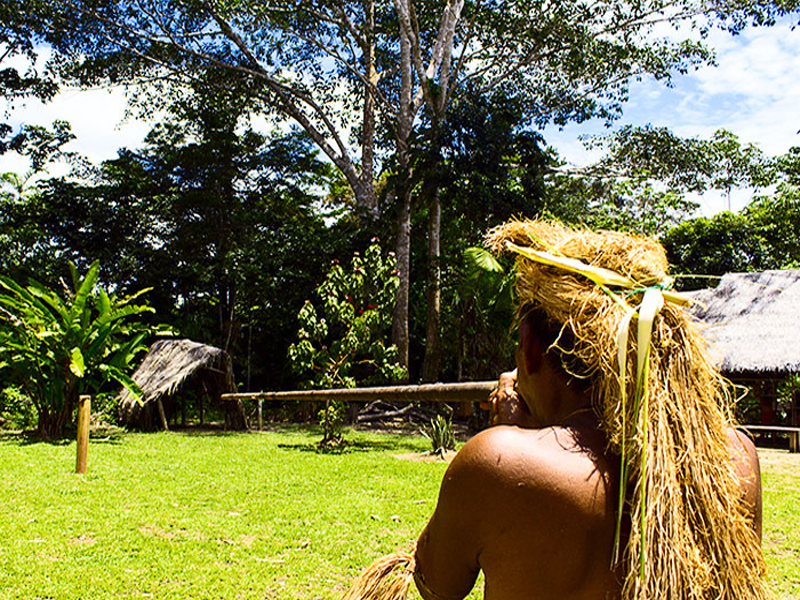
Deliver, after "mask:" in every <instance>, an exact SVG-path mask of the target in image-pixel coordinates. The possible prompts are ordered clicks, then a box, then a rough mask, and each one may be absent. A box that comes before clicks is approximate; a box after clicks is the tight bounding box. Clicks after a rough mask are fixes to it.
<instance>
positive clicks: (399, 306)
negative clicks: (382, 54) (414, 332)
mask: <svg viewBox="0 0 800 600" xmlns="http://www.w3.org/2000/svg"><path fill="white" fill-rule="evenodd" d="M399 67H400V94H399V96H400V104H399V110H398V116H397V130H396V134H395V151H396V152H397V163H398V167H399V168H398V180H399V183H398V184H396V188H395V192H396V195H397V202H398V205H399V211H398V216H397V251H396V253H397V272H398V277H399V279H400V285H399V286H398V288H397V295H396V302H395V306H394V314H393V315H392V341H393V342H394V344H395V345H396V346H397V349H398V350H399V353H398V354H399V360H400V364H401V365H403V366H404V367H405V368H406V369H408V342H409V339H408V293H409V288H410V285H411V186H410V181H411V170H410V157H409V149H408V138H409V136H410V135H411V127H412V124H413V118H414V115H413V114H412V111H411V97H412V91H413V89H412V86H413V67H412V64H411V40H410V39H409V37H408V32H407V31H405V30H404V29H403V28H402V27H401V28H400V65H399Z"/></svg>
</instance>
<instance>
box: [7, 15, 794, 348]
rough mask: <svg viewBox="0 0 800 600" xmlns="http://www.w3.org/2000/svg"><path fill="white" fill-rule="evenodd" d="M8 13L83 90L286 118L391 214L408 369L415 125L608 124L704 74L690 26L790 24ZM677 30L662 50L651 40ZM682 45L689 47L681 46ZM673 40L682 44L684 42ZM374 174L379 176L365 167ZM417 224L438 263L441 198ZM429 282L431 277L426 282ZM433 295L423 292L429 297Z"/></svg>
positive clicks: (716, 18) (702, 18)
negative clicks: (193, 90) (233, 96)
mask: <svg viewBox="0 0 800 600" xmlns="http://www.w3.org/2000/svg"><path fill="white" fill-rule="evenodd" d="M11 1H12V3H13V4H14V6H15V7H16V6H19V7H20V8H19V10H21V11H24V9H25V7H27V6H28V5H29V4H30V5H31V7H32V8H31V9H30V11H29V12H33V14H35V15H37V16H40V15H44V17H43V18H41V19H40V20H39V25H40V28H39V33H40V34H41V35H42V36H43V38H44V39H45V40H46V41H48V42H49V43H50V44H52V45H53V47H54V48H55V49H56V50H57V52H59V53H60V54H61V55H63V56H67V57H69V58H71V59H72V60H71V61H69V62H68V64H67V67H68V68H66V69H65V70H63V71H62V73H64V74H65V75H70V74H71V75H73V76H75V77H76V78H77V80H78V81H80V82H82V83H94V82H97V81H98V80H103V81H108V80H114V81H119V80H130V78H132V77H134V76H136V77H139V78H143V79H144V80H146V81H149V82H150V83H153V84H155V83H159V82H164V81H166V80H167V79H172V80H176V81H179V82H181V83H183V84H185V83H186V82H187V81H191V80H192V79H194V78H197V77H199V76H201V74H202V73H204V72H208V71H213V72H218V73H223V72H224V73H225V76H224V77H220V78H219V81H220V82H221V84H222V85H225V86H227V87H229V88H235V89H238V90H241V91H242V92H243V93H247V94H249V95H252V96H253V97H255V98H258V99H259V100H260V101H262V102H263V103H264V105H265V106H268V107H270V109H272V110H275V111H277V112H278V113H279V114H281V115H283V116H285V117H288V118H290V119H292V120H293V121H294V122H295V123H297V124H298V125H299V126H300V127H301V128H302V129H304V130H305V131H306V133H307V134H308V135H309V136H310V137H311V139H313V140H314V142H315V143H316V144H317V145H318V147H319V148H320V149H321V150H322V151H323V152H324V153H325V155H327V157H328V158H329V160H330V161H331V162H333V163H334V164H335V165H336V167H337V168H338V169H339V170H340V171H341V172H342V174H343V176H344V177H345V179H346V180H347V182H348V185H349V186H350V187H351V188H352V190H353V195H354V198H355V202H356V206H357V208H358V211H359V213H360V215H361V216H362V218H364V219H367V220H369V219H372V218H373V217H374V216H375V215H377V214H378V213H379V212H381V211H382V210H384V209H385V208H388V207H389V205H392V209H393V210H396V213H397V214H398V225H397V235H396V239H397V242H396V243H397V258H398V269H399V271H400V286H399V288H398V300H397V303H396V312H395V318H394V338H395V342H396V343H397V345H398V347H399V348H400V352H401V359H405V360H406V361H407V348H408V290H409V277H410V263H409V260H410V259H409V247H410V239H411V227H410V224H411V213H412V210H413V206H412V194H413V191H414V180H415V177H416V178H417V180H419V175H418V174H415V173H414V168H413V167H414V165H412V164H411V161H410V160H409V147H408V146H409V138H410V136H411V135H412V132H413V130H414V129H415V127H417V125H418V124H419V123H420V122H421V121H422V120H423V119H422V117H423V116H424V118H425V119H426V120H427V121H428V122H429V123H430V124H431V131H432V132H434V135H433V136H432V138H431V140H432V142H431V143H432V149H433V156H434V162H435V161H436V160H438V159H437V156H438V154H437V152H436V147H437V142H436V140H437V138H438V134H437V133H436V132H438V131H439V129H440V128H441V124H442V122H443V121H444V119H445V118H446V109H447V106H448V105H449V102H450V101H451V99H452V98H453V97H455V96H457V95H458V94H460V93H461V91H462V90H463V89H465V86H467V85H470V84H475V83H478V84H479V85H480V86H481V87H482V89H484V90H493V89H498V88H501V87H504V88H507V89H508V90H509V91H513V92H514V93H517V94H520V95H521V96H523V97H526V98H527V99H528V106H527V112H528V115H529V117H530V118H532V119H533V120H534V122H535V123H536V124H538V125H543V124H545V123H548V122H556V123H565V122H568V121H570V120H582V119H586V118H588V117H591V116H601V117H607V118H613V117H614V116H615V115H618V114H619V111H620V107H621V105H622V103H623V102H624V100H625V99H626V97H627V88H628V82H629V81H630V80H631V79H632V78H636V77H642V76H643V75H646V74H651V75H653V76H655V77H656V78H659V79H668V78H669V77H670V74H671V73H673V72H674V71H676V70H679V71H680V70H686V69H689V68H691V66H692V65H694V64H697V63H701V62H705V61H708V60H709V59H710V58H711V54H710V53H709V52H708V50H707V49H706V48H705V47H704V46H703V45H702V43H699V42H697V41H695V40H693V39H691V30H692V29H693V27H696V28H698V30H702V29H703V28H705V27H707V26H709V25H711V24H714V25H721V26H723V27H727V28H729V29H732V30H738V29H741V28H742V27H744V26H746V25H747V24H748V23H751V22H754V23H769V22H770V21H772V20H774V18H775V17H776V16H778V15H781V14H785V13H787V12H791V11H795V10H797V6H796V5H795V3H794V2H791V3H786V2H763V3H757V4H753V3H746V4H742V3H740V2H737V1H735V0H730V1H722V2H718V3H715V4H714V5H713V6H709V5H708V3H706V2H702V1H698V0H671V1H665V0H648V1H645V2H641V1H626V0H610V1H608V2H602V3H597V2H588V1H586V0H571V1H568V2H534V3H531V2H530V1H528V0H511V1H502V2H501V1H500V0H485V1H469V2H467V0H435V1H430V0H426V1H424V2H422V1H417V2H413V1H412V0H393V2H391V3H389V2H388V1H387V0H313V1H310V2H302V3H297V2H286V1H284V0H281V1H279V2H273V3H269V4H266V5H265V4H264V3H262V2H257V1H255V0H244V1H242V2H229V1H226V0H190V1H188V2H187V1H185V0H133V1H132V2H130V1H125V2H122V1H115V2H104V3H101V4H98V3H96V2H94V1H93V0H68V1H66V2H50V1H46V0H42V1H40V2H35V3H30V2H23V0H11ZM665 24H666V25H674V26H676V27H677V26H679V25H680V26H684V29H681V30H679V31H678V34H677V36H670V37H665V38H660V37H658V36H657V34H656V31H655V30H656V28H657V27H659V26H663V25H665ZM686 32H690V33H686ZM684 36H685V37H684ZM387 153H388V154H390V155H392V156H393V160H392V169H393V170H394V171H395V175H396V177H395V178H394V182H395V185H394V189H393V193H392V194H387V196H386V197H387V198H390V199H393V201H392V202H389V203H387V204H386V205H385V206H382V205H381V204H380V202H379V197H378V193H377V191H376V186H375V181H376V179H377V177H376V172H377V170H378V169H379V167H380V166H381V164H382V166H384V167H387V166H388V163H386V162H385V160H384V159H385V158H386V157H387ZM379 163H381V164H379ZM428 197H429V198H430V199H431V200H430V202H433V205H432V206H431V209H430V211H429V212H430V215H431V218H432V219H433V221H432V223H431V226H430V228H429V230H430V231H431V234H430V235H431V237H432V238H433V239H432V241H431V250H430V252H431V259H430V262H431V264H435V262H436V260H437V259H436V256H437V255H436V253H437V250H436V244H435V238H436V231H437V230H438V225H437V224H436V219H437V218H438V217H437V215H439V214H440V210H439V209H438V208H437V207H438V202H439V200H438V198H439V195H438V194H436V193H431V194H428ZM432 277H434V280H435V278H436V272H435V270H434V272H433V274H432ZM435 284H436V282H435V281H434V285H435Z"/></svg>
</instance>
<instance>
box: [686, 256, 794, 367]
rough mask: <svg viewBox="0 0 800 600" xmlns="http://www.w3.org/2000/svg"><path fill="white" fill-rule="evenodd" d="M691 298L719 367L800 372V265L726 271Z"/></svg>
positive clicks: (694, 311)
mask: <svg viewBox="0 0 800 600" xmlns="http://www.w3.org/2000/svg"><path fill="white" fill-rule="evenodd" d="M695 299H696V300H697V301H698V303H697V304H696V305H695V306H694V308H693V313H694V315H695V316H696V317H697V318H698V319H699V320H700V321H701V322H702V323H703V325H704V326H705V327H706V331H705V337H706V338H707V339H708V341H709V342H710V343H711V345H712V348H713V349H714V352H715V353H717V354H718V356H719V367H720V370H721V371H722V372H723V373H725V374H726V375H728V376H729V377H735V378H754V379H759V378H763V379H766V378H775V377H785V376H787V375H789V374H791V373H800V269H788V270H783V271H763V272H761V273H728V274H727V275H725V276H724V277H723V278H722V281H721V282H720V284H719V286H717V287H716V288H714V289H709V290H701V291H700V292H697V294H696V296H695Z"/></svg>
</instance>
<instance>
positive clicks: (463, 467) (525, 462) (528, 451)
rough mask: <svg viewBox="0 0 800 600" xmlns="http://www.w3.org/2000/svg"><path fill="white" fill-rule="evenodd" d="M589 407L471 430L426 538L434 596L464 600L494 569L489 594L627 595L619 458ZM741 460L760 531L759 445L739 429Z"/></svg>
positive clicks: (425, 567)
mask: <svg viewBox="0 0 800 600" xmlns="http://www.w3.org/2000/svg"><path fill="white" fill-rule="evenodd" d="M605 447H606V440H605V438H604V436H603V435H602V433H601V432H600V431H599V430H598V429H597V424H596V420H595V418H594V417H593V415H591V414H590V413H584V414H581V415H576V416H575V417H573V418H572V419H570V420H569V422H568V423H567V425H566V426H557V427H546V428H542V429H527V428H522V427H515V426H508V425H502V426H498V427H493V428H491V429H488V430H486V431H484V432H482V433H480V434H479V435H477V436H475V437H474V438H472V439H471V440H470V441H469V442H468V443H467V444H466V445H465V446H464V447H463V448H462V450H461V451H460V452H459V454H458V456H457V457H456V458H455V460H454V461H453V463H452V465H451V466H450V468H449V469H448V472H447V475H446V476H445V479H444V481H443V483H442V489H441V492H440V495H439V503H438V506H437V509H436V512H435V513H434V515H433V517H432V518H431V520H430V522H429V523H428V526H427V527H426V529H425V530H424V531H423V533H422V535H421V536H420V539H419V541H418V544H417V555H416V556H417V561H418V564H417V572H418V576H417V586H418V587H419V588H420V592H421V593H422V596H423V598H425V599H426V600H455V599H460V598H463V597H464V596H465V595H467V594H468V593H469V591H470V590H471V589H472V587H473V585H474V582H475V578H476V577H477V574H478V571H479V570H483V572H484V575H485V598H486V599H487V600H547V599H554V600H555V599H564V598H569V599H572V600H580V599H583V598H586V599H600V598H618V597H619V595H620V589H619V586H620V583H619V577H617V576H616V575H615V573H614V572H613V571H612V570H611V562H612V561H611V551H612V546H613V539H614V529H615V522H616V521H615V519H616V516H615V514H616V513H615V511H616V501H617V487H616V486H617V481H618V460H619V459H612V460H608V459H607V458H606V456H605V454H604V452H605ZM731 450H732V459H733V460H734V461H735V463H736V464H737V468H738V470H739V472H740V476H741V477H742V485H743V496H744V497H745V501H747V502H748V504H749V505H750V506H751V508H752V512H753V519H754V523H755V525H756V526H757V529H758V532H759V534H760V516H761V515H760V512H761V510H760V500H757V499H760V496H761V494H760V478H759V476H758V459H757V457H756V454H755V448H754V447H753V445H752V443H751V442H750V441H749V440H748V439H747V438H746V437H744V435H743V434H739V436H737V435H736V434H734V433H733V432H732V433H731Z"/></svg>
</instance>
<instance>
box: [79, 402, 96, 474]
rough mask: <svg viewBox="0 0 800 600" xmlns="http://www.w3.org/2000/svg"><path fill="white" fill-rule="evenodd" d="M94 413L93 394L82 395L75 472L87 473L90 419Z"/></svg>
mask: <svg viewBox="0 0 800 600" xmlns="http://www.w3.org/2000/svg"><path fill="white" fill-rule="evenodd" d="M91 414H92V398H91V396H81V397H80V398H79V399H78V450H77V457H76V459H75V472H76V473H80V474H81V475H85V474H86V464H87V462H88V454H89V421H90V420H91Z"/></svg>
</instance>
